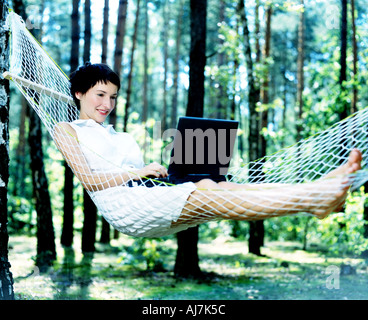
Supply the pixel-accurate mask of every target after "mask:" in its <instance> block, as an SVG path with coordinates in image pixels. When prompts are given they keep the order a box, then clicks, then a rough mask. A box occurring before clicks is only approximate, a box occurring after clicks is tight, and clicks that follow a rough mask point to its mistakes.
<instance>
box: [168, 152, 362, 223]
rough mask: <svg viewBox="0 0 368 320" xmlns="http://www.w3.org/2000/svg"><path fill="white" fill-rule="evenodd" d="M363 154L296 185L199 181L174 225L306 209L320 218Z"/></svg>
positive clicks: (335, 205) (338, 198) (343, 190)
mask: <svg viewBox="0 0 368 320" xmlns="http://www.w3.org/2000/svg"><path fill="white" fill-rule="evenodd" d="M361 159H362V155H361V153H360V151H358V150H353V151H352V152H351V153H350V156H349V159H348V161H347V162H346V163H345V164H344V165H342V166H340V167H339V168H337V169H335V170H333V171H331V172H330V173H329V174H328V175H327V176H326V177H324V178H323V179H320V180H317V181H316V182H313V183H305V184H298V185H280V184H276V185H273V184H265V185H262V184H259V185H241V184H235V183H229V182H220V183H216V182H214V181H212V180H208V179H206V180H202V181H200V182H198V183H197V187H198V190H196V191H194V192H193V193H192V194H191V196H190V197H189V199H188V201H187V204H186V205H185V207H184V209H183V211H182V214H181V216H180V218H179V219H178V221H177V222H176V223H173V224H174V225H178V224H182V223H190V222H191V221H193V222H198V223H200V222H204V221H210V220H214V219H233V220H261V219H266V218H270V217H275V216H283V215H287V214H295V213H298V212H308V213H312V214H314V215H315V216H316V217H318V218H320V219H322V218H324V217H326V216H327V215H329V214H330V213H331V212H333V211H336V210H337V209H339V208H341V206H342V205H343V203H344V201H345V198H346V196H347V192H348V189H349V186H350V184H351V183H350V181H349V179H348V175H349V174H352V173H354V172H355V171H357V170H359V169H360V162H361Z"/></svg>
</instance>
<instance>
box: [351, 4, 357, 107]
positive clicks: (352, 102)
mask: <svg viewBox="0 0 368 320" xmlns="http://www.w3.org/2000/svg"><path fill="white" fill-rule="evenodd" d="M351 29H352V32H353V34H352V47H353V77H354V83H353V98H352V100H351V113H355V112H357V111H358V107H357V103H358V84H357V82H358V45H357V39H356V25H355V0H351Z"/></svg>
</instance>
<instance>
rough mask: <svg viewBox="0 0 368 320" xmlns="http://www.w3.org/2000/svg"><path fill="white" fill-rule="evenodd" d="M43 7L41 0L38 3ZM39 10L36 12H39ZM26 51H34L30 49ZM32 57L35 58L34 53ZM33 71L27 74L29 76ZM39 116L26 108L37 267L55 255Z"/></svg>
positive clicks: (38, 33)
mask: <svg viewBox="0 0 368 320" xmlns="http://www.w3.org/2000/svg"><path fill="white" fill-rule="evenodd" d="M41 8H43V4H41ZM42 14H43V11H42V12H40V15H42ZM32 34H33V36H34V37H35V38H36V39H38V41H39V42H41V30H40V29H32ZM29 54H30V55H35V52H33V51H30V52H29ZM34 60H35V61H36V58H35V57H34ZM32 77H33V75H32V74H31V75H30V80H32ZM34 99H35V100H36V101H37V100H39V95H38V94H37V93H36V92H35V95H34ZM41 125H42V123H41V119H40V118H39V117H38V115H37V113H36V112H35V111H34V110H33V109H32V108H30V113H29V130H28V143H29V147H30V156H31V161H30V167H31V172H32V184H33V196H34V199H35V206H36V212H37V257H36V265H37V266H38V267H39V268H40V270H41V271H42V270H47V268H48V267H49V266H50V265H51V264H52V263H53V261H54V260H55V259H56V246H55V233H54V227H53V221H52V209H51V199H50V193H49V186H48V180H47V176H46V173H45V168H44V162H43V158H44V156H43V150H42V128H41Z"/></svg>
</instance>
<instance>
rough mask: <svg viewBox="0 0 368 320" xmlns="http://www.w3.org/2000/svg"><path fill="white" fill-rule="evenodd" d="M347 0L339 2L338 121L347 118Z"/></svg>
mask: <svg viewBox="0 0 368 320" xmlns="http://www.w3.org/2000/svg"><path fill="white" fill-rule="evenodd" d="M347 25H348V23H347V0H341V29H340V32H341V34H340V37H341V39H340V41H341V43H340V48H341V49H340V51H341V55H340V75H339V84H340V92H341V93H340V98H339V100H340V101H339V103H338V106H339V114H340V119H341V120H342V119H345V118H346V117H347V116H348V104H347V100H346V93H347V92H346V86H345V81H346V56H347V33H348V31H347Z"/></svg>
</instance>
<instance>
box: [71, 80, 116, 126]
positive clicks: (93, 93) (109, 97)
mask: <svg viewBox="0 0 368 320" xmlns="http://www.w3.org/2000/svg"><path fill="white" fill-rule="evenodd" d="M117 95H118V87H117V86H116V85H115V84H113V83H111V82H107V83H106V84H105V83H103V82H98V83H97V84H96V85H95V86H93V87H92V88H91V89H89V90H88V91H87V92H86V93H84V94H83V93H81V92H76V93H75V96H76V98H77V99H78V100H79V102H80V116H79V118H80V119H82V120H88V119H92V120H95V121H96V122H97V123H103V122H104V121H105V120H106V118H107V116H108V115H109V114H110V113H111V111H112V110H113V109H114V108H115V105H116V99H117Z"/></svg>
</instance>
